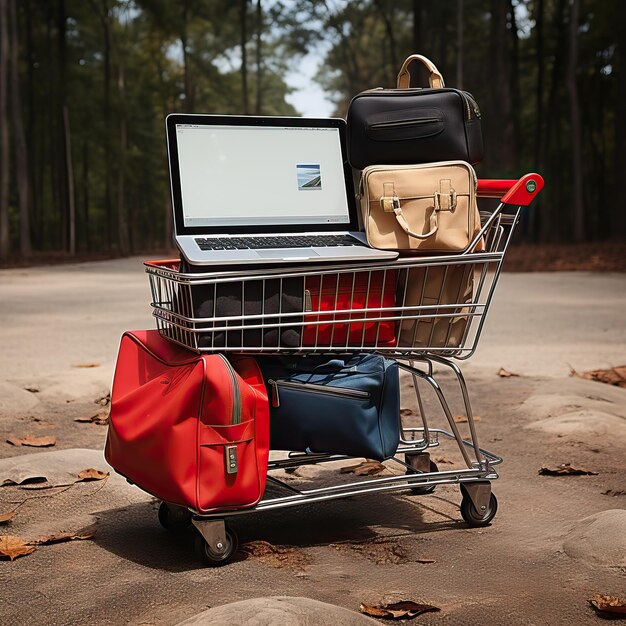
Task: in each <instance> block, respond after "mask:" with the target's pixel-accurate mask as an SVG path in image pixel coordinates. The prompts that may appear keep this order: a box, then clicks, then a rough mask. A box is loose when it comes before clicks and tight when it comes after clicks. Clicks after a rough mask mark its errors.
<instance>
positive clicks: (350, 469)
mask: <svg viewBox="0 0 626 626" xmlns="http://www.w3.org/2000/svg"><path fill="white" fill-rule="evenodd" d="M384 469H385V466H384V465H383V464H382V463H380V462H379V461H363V462H362V463H359V464H358V465H347V466H346V467H342V468H341V469H340V470H339V471H340V473H342V474H354V475H355V476H373V475H374V474H380V472H382V471H383V470H384Z"/></svg>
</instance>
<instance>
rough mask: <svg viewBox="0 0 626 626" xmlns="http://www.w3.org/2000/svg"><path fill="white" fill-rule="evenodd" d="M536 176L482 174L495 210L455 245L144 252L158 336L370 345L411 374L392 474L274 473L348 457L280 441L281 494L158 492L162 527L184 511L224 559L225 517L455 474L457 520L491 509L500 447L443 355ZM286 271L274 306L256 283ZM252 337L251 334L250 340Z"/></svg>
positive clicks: (486, 283)
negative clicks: (197, 269)
mask: <svg viewBox="0 0 626 626" xmlns="http://www.w3.org/2000/svg"><path fill="white" fill-rule="evenodd" d="M542 187H543V180H542V178H541V176H539V175H537V174H527V175H525V176H524V177H522V178H521V179H519V180H517V181H500V180H495V181H494V180H480V181H479V183H478V196H479V197H481V198H497V199H500V202H499V203H498V204H497V206H496V208H495V210H493V211H490V212H483V211H481V220H482V223H483V226H482V229H481V231H480V233H479V234H478V235H477V236H476V237H475V238H474V240H473V241H472V243H471V245H470V247H469V248H468V250H467V251H466V252H464V253H462V254H456V255H447V256H436V257H416V258H412V257H402V258H400V259H397V260H395V261H391V262H388V261H387V262H382V263H381V262H377V263H367V264H362V263H361V264H358V263H356V264H355V263H349V264H342V265H331V266H328V265H324V266H320V265H316V266H312V265H310V266H307V267H302V266H300V267H293V268H288V269H287V270H285V268H284V267H283V268H279V269H274V270H268V269H263V270H243V271H240V270H235V271H221V272H220V271H218V272H210V273H203V274H190V273H182V272H180V271H179V268H178V264H177V262H176V261H150V262H146V263H145V266H146V272H147V273H148V276H149V280H150V288H151V294H152V308H153V315H154V317H155V318H156V320H157V327H158V329H159V331H160V332H161V334H162V335H164V336H165V337H167V338H168V339H170V340H172V341H174V342H176V343H179V344H181V345H184V346H186V347H188V348H190V349H192V350H195V351H198V352H204V351H222V352H228V351H233V352H247V353H252V354H267V353H273V354H277V353H286V354H301V355H304V354H347V353H353V352H363V351H372V352H377V353H380V354H382V355H384V356H386V357H388V358H393V359H396V360H397V361H398V362H399V365H400V368H401V370H402V371H404V372H405V376H409V377H410V379H411V382H412V386H413V388H414V391H415V396H416V400H417V406H418V410H419V415H418V418H419V422H420V425H419V426H407V425H405V424H403V425H402V430H401V437H400V446H399V448H398V451H397V453H396V455H395V456H394V457H393V458H392V459H388V460H387V461H385V463H386V467H388V468H389V469H390V470H391V472H392V475H391V476H383V477H380V476H377V477H363V478H359V479H355V480H352V481H348V482H342V483H341V484H334V485H331V486H325V487H318V488H312V489H298V488H297V487H295V486H294V485H293V484H290V483H289V482H287V481H285V480H281V479H279V478H277V477H276V476H275V475H274V474H275V473H276V472H277V471H280V470H287V471H289V470H292V469H295V468H298V467H300V466H303V465H311V464H322V463H329V462H333V461H339V460H344V459H348V458H350V457H347V456H339V455H329V454H313V453H289V455H288V456H287V458H281V459H272V460H270V462H269V465H268V483H269V484H272V485H273V486H275V487H277V488H279V489H282V490H283V492H284V493H283V495H278V496H272V495H268V494H267V493H266V495H265V496H264V498H263V499H262V500H261V501H260V502H259V503H258V504H257V505H256V506H255V507H254V508H252V509H240V510H229V511H219V512H216V513H212V514H204V515H197V514H196V513H195V512H193V511H188V510H186V509H182V508H181V507H177V506H174V505H171V504H167V503H162V505H161V509H160V510H159V519H160V520H161V523H162V524H163V525H164V526H165V527H167V528H178V527H181V526H187V525H188V524H189V523H193V525H194V526H195V527H196V528H197V529H198V531H199V534H198V536H197V537H198V539H197V546H196V547H197V549H198V551H199V553H200V555H201V556H202V558H203V559H204V560H205V562H207V563H208V564H209V565H222V564H225V563H227V562H228V561H229V560H230V559H231V557H232V555H233V554H234V552H235V550H236V547H237V537H236V534H235V533H234V531H233V530H232V529H231V528H229V527H227V526H226V524H225V521H224V520H225V518H227V517H230V516H235V515H243V514H246V513H250V512H252V511H254V512H261V511H267V510H273V509H278V508H287V507H292V506H299V505H301V504H304V503H312V502H321V501H326V500H334V499H338V498H345V497H349V496H354V495H360V494H366V493H373V492H383V491H396V490H405V491H406V490H410V491H411V493H413V494H427V493H430V492H432V491H433V490H434V488H435V487H436V486H437V485H444V484H459V486H460V489H461V493H462V502H461V506H460V509H461V515H462V517H463V519H464V520H465V522H467V523H468V524H469V525H470V526H485V525H487V524H489V523H490V522H491V520H492V519H493V518H494V516H495V514H496V511H497V500H496V498H495V496H494V494H493V493H492V492H491V481H492V480H495V479H496V478H498V474H497V473H496V471H495V469H494V468H495V466H496V465H498V464H499V463H501V462H502V459H501V458H500V457H498V456H497V455H495V454H493V453H491V452H489V451H487V450H484V449H483V448H481V447H480V445H479V439H478V434H477V431H476V425H475V420H474V416H473V412H472V408H471V404H470V398H469V392H468V389H467V385H466V383H465V379H464V377H463V374H462V372H461V370H460V368H459V367H458V365H457V364H456V363H455V362H454V361H453V360H452V359H454V360H465V359H468V358H469V357H470V356H471V355H472V354H473V353H474V352H475V350H476V348H477V345H478V340H479V338H480V335H481V333H482V329H483V325H484V322H485V319H486V316H487V313H488V310H489V306H490V303H491V300H492V297H493V294H494V291H495V287H496V285H497V282H498V278H499V276H500V271H501V269H502V263H503V261H504V256H505V253H506V251H507V248H508V246H509V243H510V241H511V237H512V235H513V232H514V229H515V226H516V225H517V223H518V222H519V219H520V212H521V209H522V207H523V206H527V205H529V204H530V202H532V200H533V199H534V198H535V197H536V195H537V194H538V193H539V192H540V191H541V189H542ZM459 277H460V278H459ZM287 280H291V281H300V282H296V283H295V284H296V285H301V289H302V290H303V293H302V299H303V301H304V303H305V306H304V311H301V310H300V311H296V312H293V311H291V312H290V311H287V310H282V306H281V305H280V304H279V306H278V308H277V309H276V308H275V309H273V310H270V309H269V308H268V307H267V306H266V304H265V302H266V298H265V297H264V296H265V294H266V292H267V293H268V292H269V291H270V288H271V289H273V290H274V291H275V292H276V293H278V294H281V293H282V287H283V284H284V281H287ZM357 283H358V285H359V295H358V297H357V293H356V292H357V289H356V285H357ZM416 284H417V285H418V287H417V289H416V288H414V285H416ZM450 284H452V285H453V289H452V290H450V289H449V287H450ZM324 285H326V287H327V288H326V295H327V300H328V294H330V303H331V304H330V306H327V308H325V309H323V308H322V305H321V303H322V297H321V292H322V289H323V287H324ZM389 285H391V289H393V291H394V292H395V295H396V299H395V301H394V302H392V303H388V302H385V301H384V298H383V296H380V295H379V296H376V295H375V294H380V293H381V290H382V292H384V291H385V289H386V288H387V287H388V286H389ZM313 286H314V287H315V288H316V289H318V290H319V293H318V297H317V300H316V297H315V296H311V292H312V290H309V287H313ZM224 288H226V289H230V290H232V289H233V288H234V289H235V291H236V293H237V294H238V297H239V299H240V301H241V311H240V313H239V314H238V315H221V314H220V311H219V308H218V305H217V303H218V300H219V294H220V290H221V289H224ZM333 289H334V292H333ZM433 289H434V291H435V295H434V296H433ZM429 290H430V293H429ZM250 292H253V293H255V294H256V296H257V297H258V296H259V294H261V297H260V298H259V299H258V302H259V303H260V304H258V303H257V306H258V307H259V306H260V310H253V311H252V312H250V310H249V309H250V307H248V306H246V293H250ZM345 292H347V293H348V295H347V296H346V295H345ZM377 298H378V300H377ZM199 300H204V301H207V300H208V302H209V303H210V304H211V306H212V308H211V307H209V310H210V312H211V313H212V315H211V316H210V317H198V316H197V315H196V313H197V310H198V303H199ZM205 308H206V307H205ZM285 329H295V330H297V336H298V337H299V340H298V343H297V345H293V341H292V342H287V341H285V340H284V333H283V331H284V330H285ZM390 329H391V331H390ZM268 330H274V331H275V333H274V336H273V340H272V341H267V339H266V334H265V333H266V331H268ZM390 332H392V334H393V337H392V339H391V340H390V339H389V333H390ZM251 333H252V334H251ZM251 337H252V338H254V340H255V341H253V342H252V343H251V342H250V338H251ZM436 366H437V367H439V368H444V369H447V370H448V371H449V372H450V373H451V374H452V375H453V379H454V381H455V382H456V385H458V389H459V391H460V395H461V398H462V405H463V409H464V413H465V416H466V418H467V429H468V431H469V438H464V437H463V435H462V434H461V432H460V429H459V425H458V424H457V422H456V421H455V419H454V416H453V412H452V410H451V408H450V406H449V403H448V401H447V400H446V397H445V394H444V392H443V390H442V388H441V386H440V384H439V382H438V380H437V377H436V375H435V367H436ZM421 387H425V388H430V389H431V390H432V392H433V393H434V396H435V398H436V400H437V402H438V404H439V406H440V408H441V411H442V413H443V416H444V419H445V421H446V422H447V426H448V429H442V428H432V427H431V426H430V425H429V419H428V417H427V414H426V411H425V406H424V399H423V392H422V390H421V389H420V388H421ZM442 440H450V441H454V442H455V443H456V446H457V448H458V451H459V453H460V455H461V457H462V459H463V464H464V467H462V468H458V469H450V470H446V471H439V468H438V467H437V466H436V464H435V463H434V462H433V461H432V460H431V459H430V453H429V450H430V449H431V448H434V447H437V446H438V445H440V442H441V441H442ZM393 470H395V471H393Z"/></svg>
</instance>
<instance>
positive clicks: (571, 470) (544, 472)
mask: <svg viewBox="0 0 626 626" xmlns="http://www.w3.org/2000/svg"><path fill="white" fill-rule="evenodd" d="M539 475H540V476H597V475H598V472H594V471H592V470H588V469H584V468H582V467H573V466H572V465H570V464H569V463H562V464H561V465H557V466H556V467H542V468H541V469H540V470H539Z"/></svg>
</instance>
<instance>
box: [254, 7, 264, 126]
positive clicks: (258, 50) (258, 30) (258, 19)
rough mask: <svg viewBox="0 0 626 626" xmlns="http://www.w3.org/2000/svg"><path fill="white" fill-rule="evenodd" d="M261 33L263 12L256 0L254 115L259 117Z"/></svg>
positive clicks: (261, 91)
mask: <svg viewBox="0 0 626 626" xmlns="http://www.w3.org/2000/svg"><path fill="white" fill-rule="evenodd" d="M262 32H263V11H262V7H261V0H256V106H255V114H256V115H261V111H262V95H263V89H262V86H263V85H262V83H263V67H262V65H261V58H262V49H261V45H262V43H263V41H262V39H261V34H262Z"/></svg>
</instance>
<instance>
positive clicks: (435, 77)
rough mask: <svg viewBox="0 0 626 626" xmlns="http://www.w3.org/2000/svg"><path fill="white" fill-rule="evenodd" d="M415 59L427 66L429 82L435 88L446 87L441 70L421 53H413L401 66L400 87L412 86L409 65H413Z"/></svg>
mask: <svg viewBox="0 0 626 626" xmlns="http://www.w3.org/2000/svg"><path fill="white" fill-rule="evenodd" d="M413 61H419V62H420V63H423V64H424V65H425V66H426V69H427V70H428V72H429V76H428V83H429V84H430V86H431V87H432V88H433V89H441V88H442V87H445V83H444V82H443V76H442V75H441V72H440V71H439V70H438V69H437V67H436V66H435V64H434V63H433V62H432V61H431V60H430V59H427V58H426V57H425V56H422V55H421V54H412V55H411V56H408V57H407V58H406V59H405V61H404V63H403V64H402V67H401V68H400V72H399V73H398V81H397V88H398V89H408V88H409V87H410V86H411V74H409V65H411V63H413Z"/></svg>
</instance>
